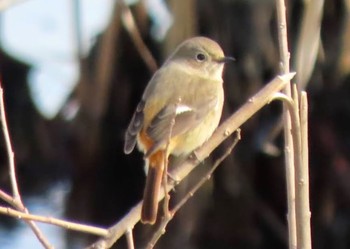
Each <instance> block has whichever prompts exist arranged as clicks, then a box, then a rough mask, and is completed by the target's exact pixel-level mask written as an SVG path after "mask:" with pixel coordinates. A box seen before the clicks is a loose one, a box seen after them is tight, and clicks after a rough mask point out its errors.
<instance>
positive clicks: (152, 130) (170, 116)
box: [145, 96, 218, 157]
mask: <svg viewBox="0 0 350 249" xmlns="http://www.w3.org/2000/svg"><path fill="white" fill-rule="evenodd" d="M217 101H218V100H217V98H216V97H215V96H207V97H206V98H203V99H202V101H201V103H197V104H196V105H186V104H184V103H183V104H182V103H181V102H179V103H173V104H169V105H166V106H165V107H163V109H161V110H160V111H159V112H158V113H157V114H156V115H155V117H154V118H153V119H152V121H151V123H150V125H149V126H148V127H147V129H146V134H147V135H148V136H149V137H150V138H151V140H152V141H153V142H154V143H153V146H152V147H151V148H150V149H149V150H148V151H147V153H146V155H145V157H147V156H149V155H151V154H152V153H153V152H154V151H156V150H157V149H158V148H159V147H161V146H163V145H164V144H166V143H167V141H168V140H169V138H171V137H174V136H177V135H180V134H183V133H185V132H187V131H188V130H191V129H193V128H195V127H196V126H197V125H198V124H200V123H201V122H202V120H203V118H204V117H205V116H206V115H207V114H208V112H210V111H211V110H213V109H214V108H215V105H216V104H217Z"/></svg>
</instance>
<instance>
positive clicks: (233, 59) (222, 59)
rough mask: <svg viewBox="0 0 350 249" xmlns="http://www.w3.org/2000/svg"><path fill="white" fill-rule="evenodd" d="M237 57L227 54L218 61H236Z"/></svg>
mask: <svg viewBox="0 0 350 249" xmlns="http://www.w3.org/2000/svg"><path fill="white" fill-rule="evenodd" d="M235 60H236V59H235V58H233V57H231V56H225V57H222V58H220V59H218V60H217V62H219V63H228V62H231V61H235Z"/></svg>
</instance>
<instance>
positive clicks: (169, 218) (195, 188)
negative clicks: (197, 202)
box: [146, 129, 241, 249]
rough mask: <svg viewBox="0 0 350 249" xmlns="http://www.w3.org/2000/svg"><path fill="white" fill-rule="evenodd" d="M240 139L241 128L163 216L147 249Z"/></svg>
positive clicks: (152, 245) (151, 246) (154, 242)
mask: <svg viewBox="0 0 350 249" xmlns="http://www.w3.org/2000/svg"><path fill="white" fill-rule="evenodd" d="M240 139H241V131H240V129H237V131H236V136H235V139H234V140H233V142H232V144H231V145H230V146H229V147H228V148H227V149H226V151H225V152H224V154H223V155H222V156H221V157H220V158H218V159H217V160H216V161H215V163H214V165H213V167H211V169H210V170H209V171H208V172H207V173H205V175H204V176H203V177H202V178H201V179H200V180H199V182H198V183H197V184H195V186H193V188H192V189H191V190H190V191H189V192H188V193H187V194H186V195H185V196H184V198H182V199H181V200H180V201H179V203H178V204H177V205H176V206H175V207H174V208H173V209H172V210H171V213H172V215H171V216H168V217H167V216H164V217H163V219H162V222H161V223H160V225H159V228H158V229H157V231H156V232H155V233H154V234H153V237H152V238H151V240H150V241H149V242H148V244H147V247H146V248H147V249H152V248H153V247H154V246H155V244H156V243H157V241H158V240H159V239H160V237H161V236H162V235H163V234H164V233H165V228H166V226H167V225H168V223H169V222H170V221H171V220H172V218H173V217H174V215H175V214H176V212H177V211H179V210H180V208H182V207H183V205H185V203H186V202H187V201H188V200H189V199H190V198H191V197H192V196H193V195H194V194H195V193H196V192H197V191H198V190H199V189H200V188H201V187H202V186H203V184H204V183H206V182H207V181H208V180H209V179H210V178H211V176H212V175H213V173H214V171H215V170H216V169H217V168H218V167H219V165H220V164H221V163H222V161H224V160H225V159H226V157H228V156H229V155H230V154H231V152H232V150H233V148H234V147H235V146H236V145H237V143H238V141H239V140H240Z"/></svg>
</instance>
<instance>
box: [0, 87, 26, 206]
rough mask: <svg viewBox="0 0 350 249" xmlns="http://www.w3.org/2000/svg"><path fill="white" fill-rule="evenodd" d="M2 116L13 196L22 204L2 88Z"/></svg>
mask: <svg viewBox="0 0 350 249" xmlns="http://www.w3.org/2000/svg"><path fill="white" fill-rule="evenodd" d="M0 116H1V128H2V132H3V134H4V138H5V144H6V151H7V156H8V162H9V174H10V181H11V188H12V196H13V199H14V200H15V202H18V203H20V202H21V196H20V194H19V190H18V185H17V179H16V170H15V156H14V153H13V149H12V144H11V139H10V135H9V130H8V127H7V121H6V113H5V103H4V90H3V89H2V87H1V86H0Z"/></svg>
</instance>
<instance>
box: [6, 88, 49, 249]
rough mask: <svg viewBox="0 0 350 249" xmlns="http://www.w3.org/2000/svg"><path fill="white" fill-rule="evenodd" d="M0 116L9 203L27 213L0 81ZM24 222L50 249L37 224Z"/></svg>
mask: <svg viewBox="0 0 350 249" xmlns="http://www.w3.org/2000/svg"><path fill="white" fill-rule="evenodd" d="M0 117H1V128H2V132H3V134H4V138H5V144H6V151H7V155H8V161H9V175H10V181H11V188H12V197H13V199H12V201H11V202H10V204H11V205H12V206H14V207H15V208H16V209H17V210H19V211H22V212H25V213H28V210H27V209H26V208H25V206H24V205H23V203H22V200H21V196H20V194H19V190H18V184H17V177H16V169H15V156H14V152H13V149H12V144H11V139H10V134H9V130H8V126H7V119H6V112H5V103H4V90H3V88H2V86H1V82H0ZM26 223H27V224H28V225H29V226H30V228H31V229H32V231H33V232H34V234H35V235H36V237H37V238H38V240H39V241H40V243H41V244H42V245H43V246H44V247H45V248H47V249H52V248H53V247H52V246H51V245H50V243H49V242H48V241H47V239H46V238H45V236H44V235H43V233H42V232H41V231H40V229H39V228H38V227H37V225H36V224H35V223H34V222H33V221H26Z"/></svg>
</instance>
